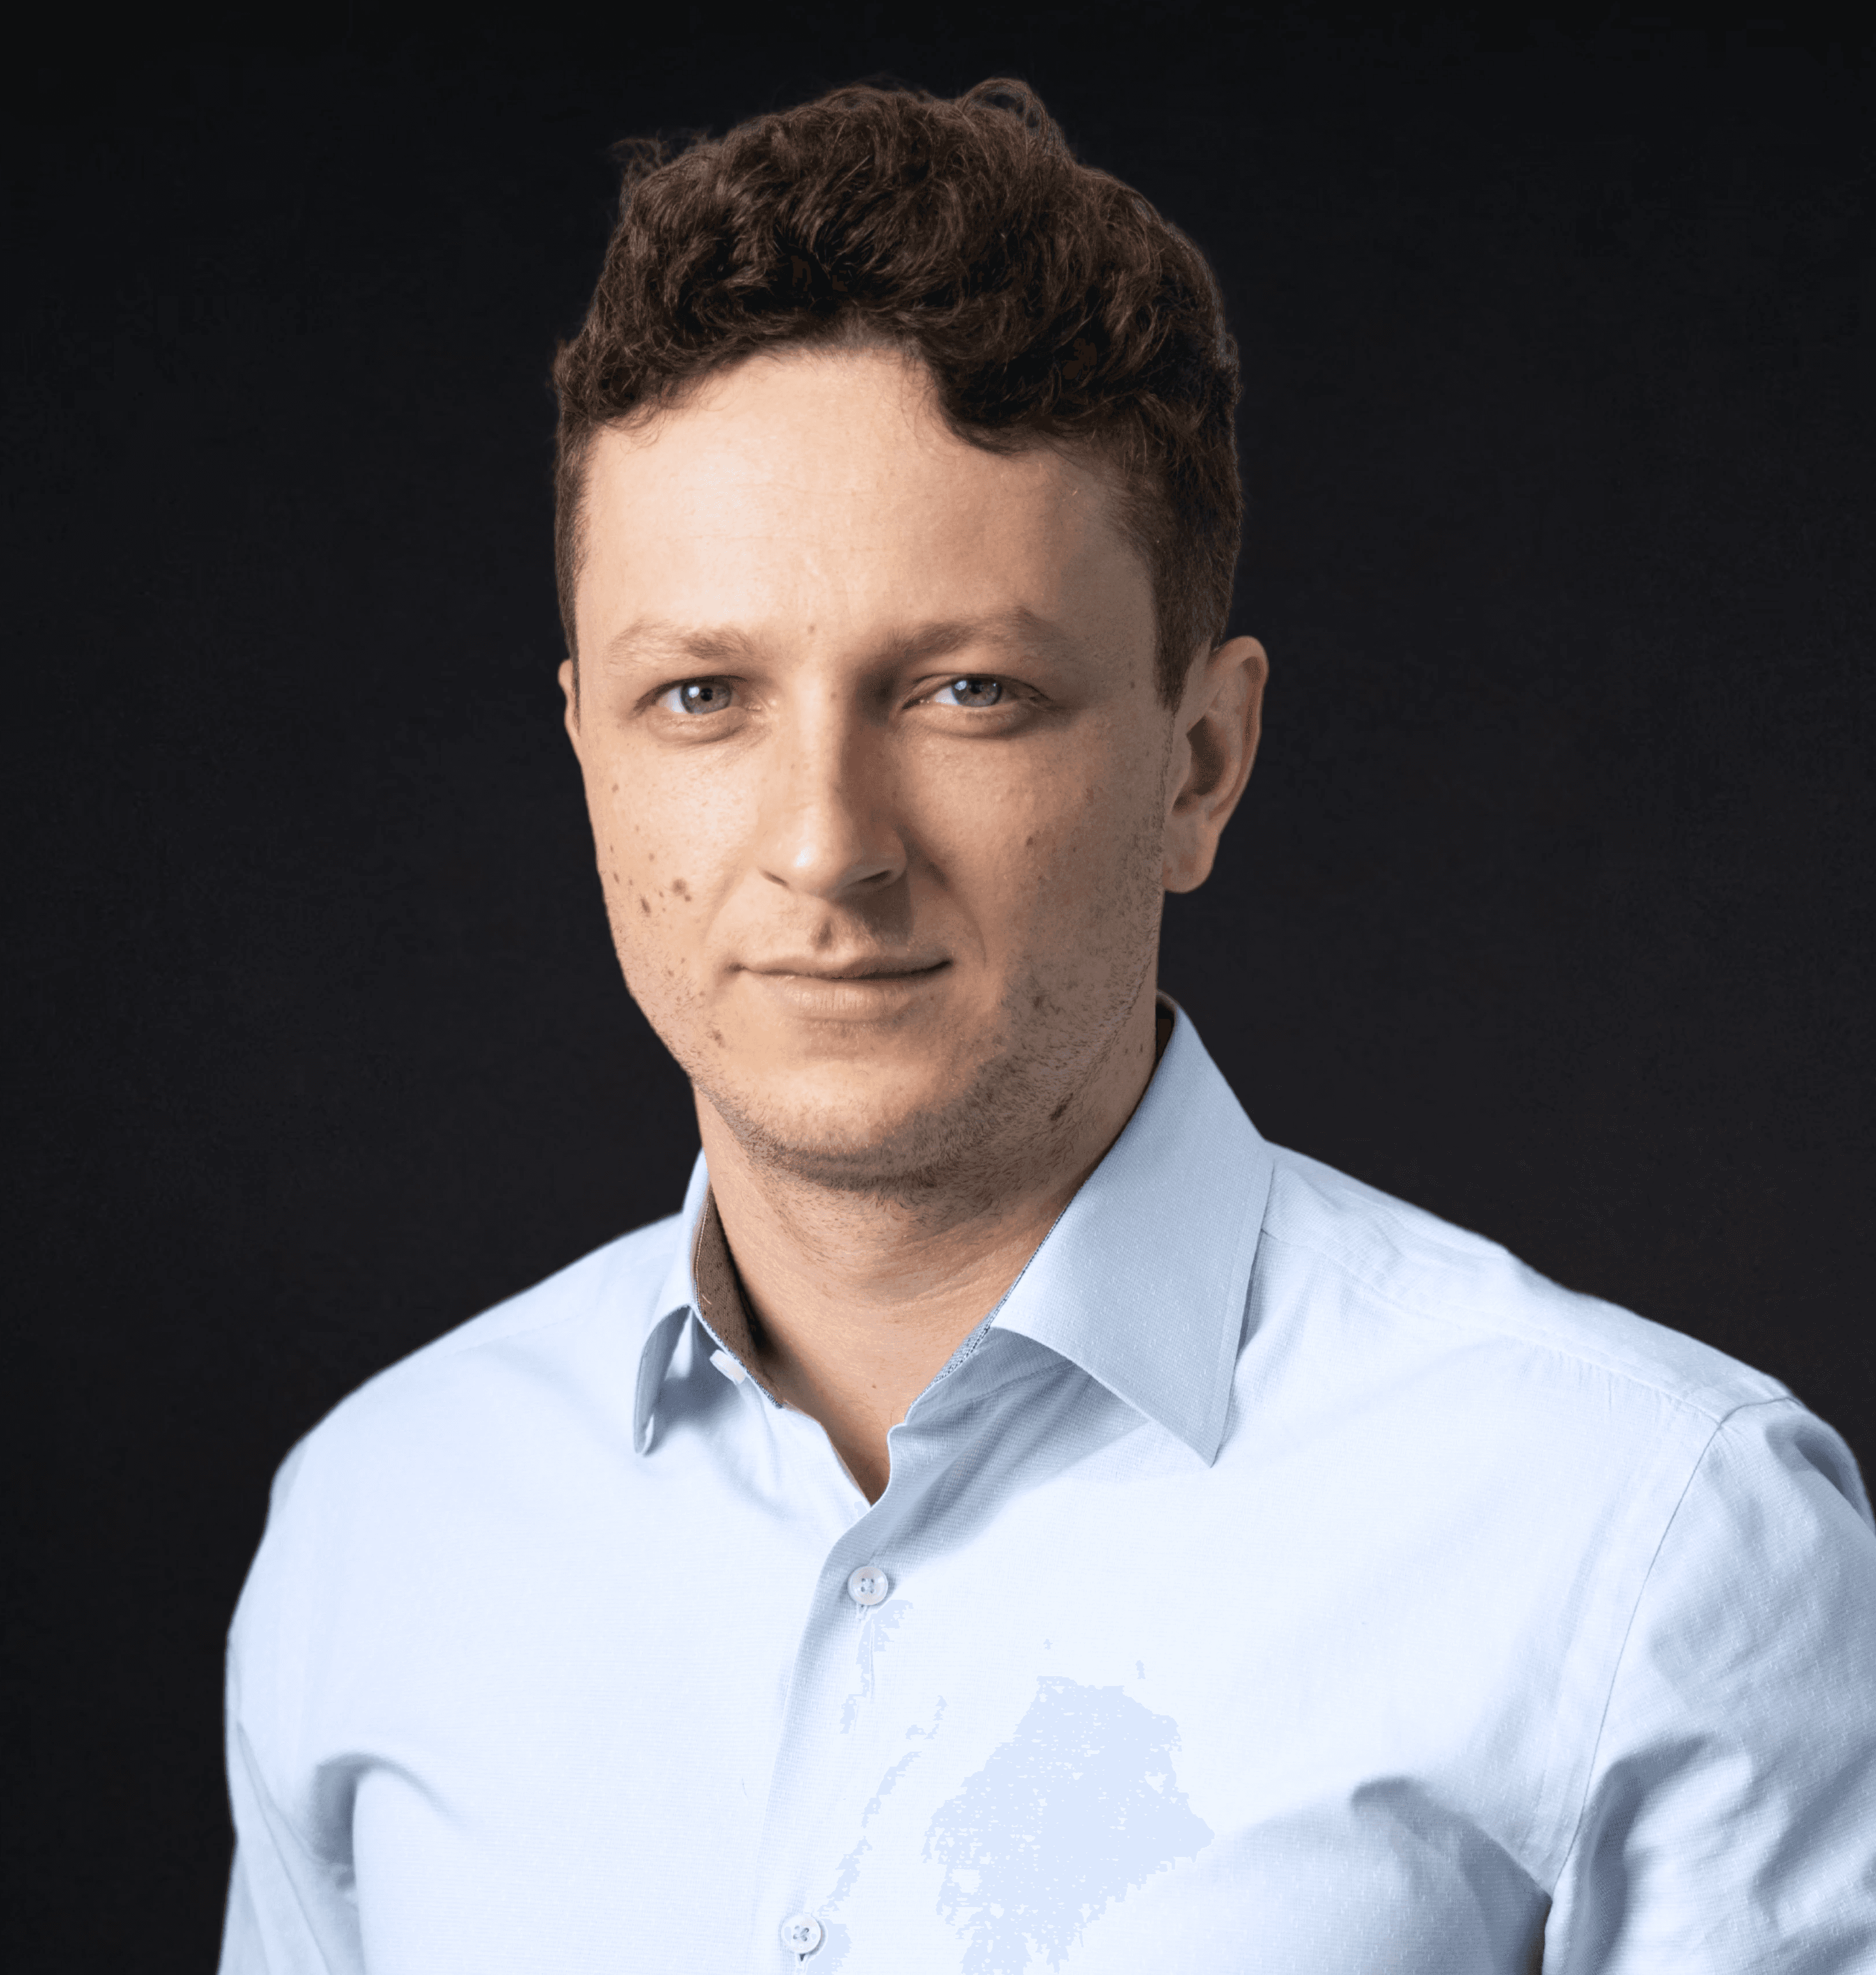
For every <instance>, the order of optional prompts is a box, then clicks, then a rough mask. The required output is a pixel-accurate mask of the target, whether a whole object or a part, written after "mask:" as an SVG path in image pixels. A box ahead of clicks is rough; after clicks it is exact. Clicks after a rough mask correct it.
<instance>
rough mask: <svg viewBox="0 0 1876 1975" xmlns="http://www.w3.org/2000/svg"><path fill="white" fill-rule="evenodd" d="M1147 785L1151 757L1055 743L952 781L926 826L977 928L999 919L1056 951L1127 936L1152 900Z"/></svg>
mask: <svg viewBox="0 0 1876 1975" xmlns="http://www.w3.org/2000/svg"><path fill="white" fill-rule="evenodd" d="M941 787H944V785H942V784H941ZM1156 789H1157V779H1156V777H1155V774H1154V773H1153V771H1152V764H1142V763H1138V762H1134V761H1119V762H1116V761H1112V759H1111V758H1110V759H1108V760H1102V759H1099V758H1096V759H1094V760H1092V761H1091V760H1090V759H1089V754H1088V751H1085V750H1083V751H1076V753H1075V754H1073V755H1068V754H1066V751H1065V753H1064V755H1063V757H1057V758H1056V759H1053V760H1050V759H1048V758H1046V757H1044V758H1043V759H1041V760H1040V761H1031V762H1030V763H1029V764H1027V766H1026V767H1025V769H1024V770H1023V772H1021V773H1020V774H1017V775H1014V776H1012V777H1010V778H1009V779H1008V780H1007V781H1004V782H1001V783H1000V784H996V785H993V784H992V783H991V778H987V777H985V778H977V777H958V778H955V779H954V780H953V781H952V782H951V784H950V785H949V786H948V787H945V788H944V794H943V796H942V797H941V803H942V807H943V810H944V817H943V826H942V829H941V832H935V833H934V834H935V836H941V839H942V842H943V845H944V847H945V849H946V850H948V853H949V862H950V869H951V873H952V875H953V882H954V883H955V884H956V885H957V886H958V889H960V890H963V891H968V892H972V893H974V895H975V898H974V904H975V907H976V912H975V916H977V918H978V920H979V923H980V924H981V925H984V929H985V931H986V932H991V935H992V937H993V938H994V937H995V934H994V930H993V929H994V928H995V927H996V926H997V925H998V924H1000V925H1001V927H1002V928H1003V932H1004V937H1005V938H1007V939H1008V940H1009V941H1012V942H1013V943H1016V944H1024V945H1028V944H1033V945H1037V946H1046V945H1050V944H1055V945H1060V946H1061V947H1062V948H1064V949H1065V950H1064V951H1063V952H1062V953H1061V954H1060V955H1059V957H1060V958H1062V959H1064V960H1066V959H1067V958H1069V957H1070V954H1069V949H1073V948H1079V949H1081V950H1083V951H1086V949H1087V948H1088V946H1089V944H1090V943H1091V942H1092V944H1095V945H1100V946H1102V947H1106V946H1108V945H1112V944H1114V943H1115V942H1116V941H1120V942H1125V941H1129V940H1130V939H1131V938H1132V932H1133V929H1134V922H1135V921H1136V920H1138V918H1140V917H1141V916H1142V909H1145V910H1151V909H1153V908H1154V907H1155V906H1156V905H1157V902H1158V896H1159V882H1158V881H1159V875H1160V856H1161V846H1160V841H1159V836H1160V832H1159V819H1158V813H1157V811H1156V810H1155V791H1156Z"/></svg>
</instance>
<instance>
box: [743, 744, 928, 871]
mask: <svg viewBox="0 0 1876 1975" xmlns="http://www.w3.org/2000/svg"><path fill="white" fill-rule="evenodd" d="M803 715H804V716H805V717H804V718H803V719H802V720H801V721H800V722H799V723H790V728H788V730H787V731H784V733H783V734H780V735H778V736H777V740H778V741H779V742H780V745H779V747H778V748H777V751H776V754H775V756H774V759H773V761H772V762H771V764H770V771H769V774H768V775H767V780H766V784H765V787H764V791H763V804H762V820H761V846H760V856H761V868H762V875H763V876H764V877H765V878H767V879H769V880H770V882H771V883H774V884H777V885H782V886H787V889H789V890H790V891H791V892H800V893H802V894H803V895H806V896H807V897H810V898H816V899H828V900H833V899H852V898H853V896H854V895H855V894H856V893H857V894H860V895H866V894H869V893H875V892H882V891H884V890H885V889H887V888H888V887H889V886H892V884H893V883H895V882H896V881H897V880H898V879H900V878H902V877H903V876H904V875H905V842H904V840H903V838H902V836H901V834H900V832H899V827H898V824H897V821H896V820H895V817H894V814H893V804H892V776H891V773H890V767H889V763H888V761H886V760H885V736H884V735H883V734H881V733H879V732H877V731H874V730H873V728H872V723H870V722H868V721H865V720H864V719H861V718H847V717H843V716H842V715H839V714H838V713H836V712H834V711H833V710H831V709H830V708H826V707H825V706H823V707H821V708H816V709H813V710H812V711H810V709H808V708H803Z"/></svg>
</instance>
